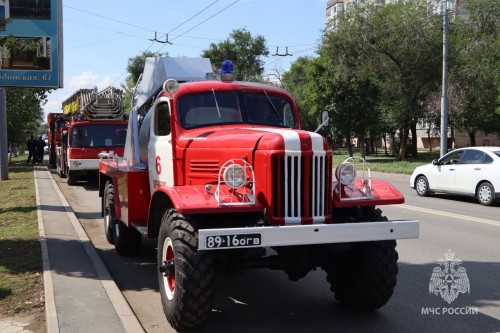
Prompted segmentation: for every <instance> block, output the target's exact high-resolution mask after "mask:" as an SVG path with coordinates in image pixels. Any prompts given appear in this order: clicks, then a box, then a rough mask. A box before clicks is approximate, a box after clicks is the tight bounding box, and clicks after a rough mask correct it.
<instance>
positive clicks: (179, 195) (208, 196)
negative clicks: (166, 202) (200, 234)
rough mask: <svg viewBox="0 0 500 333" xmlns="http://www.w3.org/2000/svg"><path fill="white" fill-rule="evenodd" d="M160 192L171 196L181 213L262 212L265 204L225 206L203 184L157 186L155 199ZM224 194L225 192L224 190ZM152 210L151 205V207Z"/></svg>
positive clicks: (173, 203) (154, 193)
mask: <svg viewBox="0 0 500 333" xmlns="http://www.w3.org/2000/svg"><path fill="white" fill-rule="evenodd" d="M158 192H162V193H164V194H165V195H167V196H168V197H169V198H170V201H171V202H172V205H173V207H174V208H175V210H176V211H177V212H179V213H181V214H186V215H187V214H214V213H235V212H262V211H263V209H264V206H262V205H261V204H260V203H259V202H258V201H256V202H255V204H253V205H251V204H248V205H238V206H225V205H222V206H221V205H219V203H218V202H217V200H216V198H215V195H214V191H213V190H212V191H207V190H206V189H205V186H203V185H192V186H169V187H160V188H157V189H156V190H155V191H154V192H153V195H152V198H153V200H151V201H152V202H151V204H153V202H154V201H155V199H156V197H157V196H158V194H159V193H158ZM222 194H223V195H224V194H225V193H224V192H222ZM150 210H151V207H150Z"/></svg>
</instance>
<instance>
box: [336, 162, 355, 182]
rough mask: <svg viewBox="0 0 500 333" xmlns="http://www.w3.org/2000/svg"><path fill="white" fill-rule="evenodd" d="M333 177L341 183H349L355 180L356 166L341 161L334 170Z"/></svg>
mask: <svg viewBox="0 0 500 333" xmlns="http://www.w3.org/2000/svg"><path fill="white" fill-rule="evenodd" d="M335 177H336V178H337V180H338V181H339V182H340V183H341V184H342V185H351V184H353V183H354V181H355V180H356V167H355V166H354V164H353V163H341V164H339V165H338V166H337V169H336V170H335Z"/></svg>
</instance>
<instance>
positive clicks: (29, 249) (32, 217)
mask: <svg viewBox="0 0 500 333" xmlns="http://www.w3.org/2000/svg"><path fill="white" fill-rule="evenodd" d="M42 276H43V275H42V260H41V249H40V242H39V233H38V220H37V210H36V198H35V185H34V179H33V166H32V165H31V164H29V165H28V164H26V156H20V157H18V158H13V159H12V161H11V162H10V163H9V179H8V180H1V181H0V317H1V316H3V315H5V316H8V315H12V314H16V313H19V312H22V311H26V310H30V308H32V307H34V306H40V300H39V298H40V297H41V298H42V299H43V297H42V295H43V278H42ZM35 299H37V300H35Z"/></svg>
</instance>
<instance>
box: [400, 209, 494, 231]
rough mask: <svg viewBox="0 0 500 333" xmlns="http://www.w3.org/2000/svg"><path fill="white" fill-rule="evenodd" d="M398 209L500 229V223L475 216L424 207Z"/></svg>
mask: <svg viewBox="0 0 500 333" xmlns="http://www.w3.org/2000/svg"><path fill="white" fill-rule="evenodd" d="M396 207H401V208H405V209H409V210H415V211H418V212H425V213H429V214H435V215H441V216H446V217H452V218H456V219H460V220H465V221H471V222H478V223H483V224H490V225H494V226H497V227H500V222H497V221H493V220H487V219H481V218H479V217H473V216H467V215H460V214H454V213H448V212H442V211H440V210H434V209H428V208H422V207H417V206H410V205H405V204H403V205H397V206H396Z"/></svg>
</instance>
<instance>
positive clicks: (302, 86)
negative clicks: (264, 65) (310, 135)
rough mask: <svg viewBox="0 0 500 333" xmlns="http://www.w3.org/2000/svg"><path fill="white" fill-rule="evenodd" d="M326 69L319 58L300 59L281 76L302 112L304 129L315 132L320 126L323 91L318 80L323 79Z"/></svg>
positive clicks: (285, 87) (284, 86)
mask: <svg viewBox="0 0 500 333" xmlns="http://www.w3.org/2000/svg"><path fill="white" fill-rule="evenodd" d="M323 71H324V67H323V66H322V65H321V63H320V59H319V58H312V57H299V58H298V59H297V60H295V61H294V62H293V63H292V65H291V67H290V69H289V70H288V71H287V72H285V73H283V75H282V76H281V83H282V85H283V88H284V89H286V90H288V92H290V93H291V94H292V96H293V97H294V99H295V101H296V102H297V105H298V107H299V110H300V118H301V123H302V127H303V128H304V129H307V130H310V131H314V130H315V129H316V128H317V127H318V125H319V118H320V113H321V111H322V110H323V109H322V105H321V94H322V92H321V89H320V82H319V81H318V78H321V77H322V74H321V73H322V72H323Z"/></svg>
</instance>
